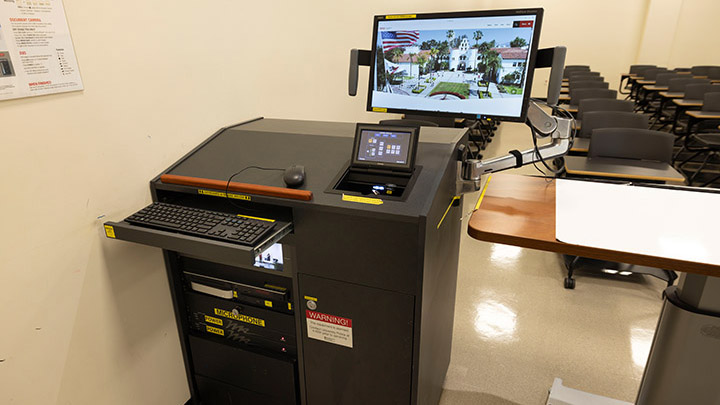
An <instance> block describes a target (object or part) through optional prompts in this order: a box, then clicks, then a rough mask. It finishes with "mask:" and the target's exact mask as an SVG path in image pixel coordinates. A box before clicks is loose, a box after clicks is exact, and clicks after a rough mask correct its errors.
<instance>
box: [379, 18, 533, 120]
mask: <svg viewBox="0 0 720 405" xmlns="http://www.w3.org/2000/svg"><path fill="white" fill-rule="evenodd" d="M542 16H543V9H541V8H535V9H517V10H491V11H472V12H456V13H432V14H407V15H382V16H375V20H374V27H373V49H372V56H371V58H372V60H371V67H370V69H371V70H370V84H369V91H368V100H367V109H368V111H378V112H392V113H407V114H414V115H437V116H454V117H466V118H481V117H488V118H496V119H500V120H505V121H524V120H525V116H526V112H527V104H528V100H529V97H530V90H531V88H532V76H533V69H532V68H531V67H532V66H534V64H535V57H536V53H537V46H538V40H539V36H540V35H539V34H540V27H541V23H542Z"/></svg>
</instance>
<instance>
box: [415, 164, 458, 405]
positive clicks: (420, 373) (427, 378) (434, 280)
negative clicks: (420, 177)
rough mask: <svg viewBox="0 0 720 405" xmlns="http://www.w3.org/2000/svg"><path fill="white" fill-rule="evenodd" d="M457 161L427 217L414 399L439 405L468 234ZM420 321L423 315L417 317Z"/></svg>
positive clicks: (417, 305) (424, 404)
mask: <svg viewBox="0 0 720 405" xmlns="http://www.w3.org/2000/svg"><path fill="white" fill-rule="evenodd" d="M456 167H457V166H456V164H455V162H454V161H452V160H451V161H450V162H449V163H448V167H447V170H446V172H445V176H444V177H443V180H442V182H441V183H440V186H439V190H438V193H437V194H435V196H434V198H433V203H432V206H431V209H430V212H429V213H428V216H427V218H426V219H425V221H424V231H423V233H422V234H421V237H424V240H423V241H422V245H423V272H422V294H419V299H418V301H419V302H416V311H418V312H419V318H420V319H419V321H418V323H419V327H416V331H417V330H419V331H420V333H419V334H418V341H419V345H418V346H417V347H416V348H417V356H418V357H417V358H418V364H417V366H416V370H417V387H418V388H417V391H415V394H416V395H417V396H416V398H414V401H413V403H417V404H421V405H435V404H437V403H438V402H439V400H440V395H441V394H442V386H443V383H444V381H445V374H446V372H447V368H448V365H449V364H450V352H451V347H452V333H453V319H454V316H455V292H456V287H457V268H458V254H459V247H460V237H461V235H462V229H461V228H462V199H460V198H458V199H455V196H454V195H453V193H454V191H455V173H456ZM416 319H417V318H416Z"/></svg>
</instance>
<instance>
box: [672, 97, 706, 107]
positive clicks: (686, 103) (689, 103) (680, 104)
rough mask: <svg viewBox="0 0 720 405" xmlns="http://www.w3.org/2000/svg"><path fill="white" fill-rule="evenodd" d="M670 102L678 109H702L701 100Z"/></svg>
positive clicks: (675, 100)
mask: <svg viewBox="0 0 720 405" xmlns="http://www.w3.org/2000/svg"><path fill="white" fill-rule="evenodd" d="M672 102H673V103H675V105H677V106H678V107H702V105H703V101H702V100H688V99H684V98H680V99H674V100H673V101H672Z"/></svg>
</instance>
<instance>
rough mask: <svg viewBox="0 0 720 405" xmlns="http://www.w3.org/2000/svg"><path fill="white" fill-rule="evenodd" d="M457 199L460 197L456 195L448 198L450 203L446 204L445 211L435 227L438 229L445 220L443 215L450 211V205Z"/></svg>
mask: <svg viewBox="0 0 720 405" xmlns="http://www.w3.org/2000/svg"><path fill="white" fill-rule="evenodd" d="M459 199H460V196H457V195H456V196H455V197H453V199H452V200H450V204H448V206H447V209H446V210H445V213H444V214H443V216H442V218H440V222H438V224H437V228H436V229H440V225H442V223H443V221H444V220H445V216H446V215H447V213H448V212H449V211H450V207H452V205H453V203H454V202H455V201H457V200H459Z"/></svg>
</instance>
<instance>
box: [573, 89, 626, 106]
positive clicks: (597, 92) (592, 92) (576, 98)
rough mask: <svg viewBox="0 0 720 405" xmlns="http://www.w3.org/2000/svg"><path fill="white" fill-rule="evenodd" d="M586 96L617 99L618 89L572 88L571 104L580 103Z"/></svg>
mask: <svg viewBox="0 0 720 405" xmlns="http://www.w3.org/2000/svg"><path fill="white" fill-rule="evenodd" d="M586 98H612V99H617V91H615V90H610V89H570V105H574V106H575V105H578V103H579V102H580V100H584V99H586Z"/></svg>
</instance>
